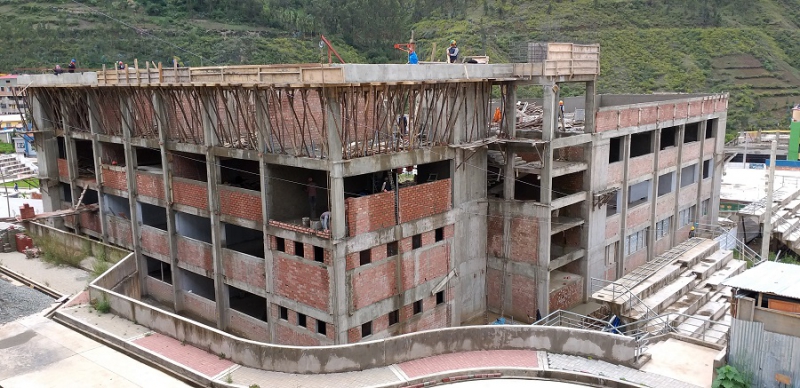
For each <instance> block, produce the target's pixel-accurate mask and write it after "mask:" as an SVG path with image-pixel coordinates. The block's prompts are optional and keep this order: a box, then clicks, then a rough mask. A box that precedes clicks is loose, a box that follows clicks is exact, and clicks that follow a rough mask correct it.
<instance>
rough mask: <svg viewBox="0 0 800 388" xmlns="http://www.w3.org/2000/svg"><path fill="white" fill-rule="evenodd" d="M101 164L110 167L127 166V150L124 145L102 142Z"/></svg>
mask: <svg viewBox="0 0 800 388" xmlns="http://www.w3.org/2000/svg"><path fill="white" fill-rule="evenodd" d="M99 144H100V163H102V164H106V165H109V166H124V165H125V148H123V147H122V144H117V143H105V142H100V143H99Z"/></svg>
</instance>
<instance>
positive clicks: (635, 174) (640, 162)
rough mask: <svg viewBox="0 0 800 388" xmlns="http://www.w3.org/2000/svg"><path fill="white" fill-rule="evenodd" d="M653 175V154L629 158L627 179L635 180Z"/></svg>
mask: <svg viewBox="0 0 800 388" xmlns="http://www.w3.org/2000/svg"><path fill="white" fill-rule="evenodd" d="M652 173H653V154H647V155H642V156H637V157H635V158H631V164H630V167H629V171H628V179H636V178H639V177H641V176H643V175H647V174H652Z"/></svg>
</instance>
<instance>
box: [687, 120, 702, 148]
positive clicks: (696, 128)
mask: <svg viewBox="0 0 800 388" xmlns="http://www.w3.org/2000/svg"><path fill="white" fill-rule="evenodd" d="M698 140H700V123H689V124H686V127H685V130H684V133H683V143H684V144H686V143H693V142H696V141H698Z"/></svg>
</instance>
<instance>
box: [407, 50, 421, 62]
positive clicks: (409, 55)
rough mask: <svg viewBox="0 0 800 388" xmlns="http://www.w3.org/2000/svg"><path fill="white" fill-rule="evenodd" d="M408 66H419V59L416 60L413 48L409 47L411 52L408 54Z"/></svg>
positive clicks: (415, 52)
mask: <svg viewBox="0 0 800 388" xmlns="http://www.w3.org/2000/svg"><path fill="white" fill-rule="evenodd" d="M408 64H409V65H418V64H419V58H417V51H416V50H414V46H411V51H410V52H409V53H408Z"/></svg>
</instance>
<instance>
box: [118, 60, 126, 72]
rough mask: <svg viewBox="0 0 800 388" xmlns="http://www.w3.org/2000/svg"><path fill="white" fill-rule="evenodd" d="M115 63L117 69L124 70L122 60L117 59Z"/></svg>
mask: <svg viewBox="0 0 800 388" xmlns="http://www.w3.org/2000/svg"><path fill="white" fill-rule="evenodd" d="M117 65H118V66H117V68H118V69H120V70H125V64H124V63H122V61H119V63H118V64H117Z"/></svg>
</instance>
